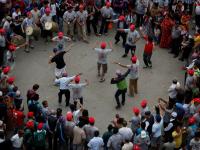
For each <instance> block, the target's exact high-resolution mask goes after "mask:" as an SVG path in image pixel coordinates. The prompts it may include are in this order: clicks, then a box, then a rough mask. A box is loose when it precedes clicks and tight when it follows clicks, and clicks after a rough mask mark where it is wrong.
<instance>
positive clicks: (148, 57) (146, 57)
mask: <svg viewBox="0 0 200 150" xmlns="http://www.w3.org/2000/svg"><path fill="white" fill-rule="evenodd" d="M151 55H152V54H147V53H144V54H143V61H144V64H145V65H146V66H147V67H149V65H150V66H151V65H152V63H151Z"/></svg>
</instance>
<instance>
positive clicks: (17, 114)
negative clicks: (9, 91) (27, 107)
mask: <svg viewBox="0 0 200 150" xmlns="http://www.w3.org/2000/svg"><path fill="white" fill-rule="evenodd" d="M13 116H14V118H15V122H16V126H17V127H20V126H23V125H24V118H25V115H24V113H23V112H22V111H19V110H14V111H13Z"/></svg>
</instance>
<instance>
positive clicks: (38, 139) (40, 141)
mask: <svg viewBox="0 0 200 150" xmlns="http://www.w3.org/2000/svg"><path fill="white" fill-rule="evenodd" d="M45 139H46V132H45V131H44V130H43V131H40V132H34V145H35V146H45Z"/></svg>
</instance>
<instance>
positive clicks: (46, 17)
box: [40, 14, 52, 27]
mask: <svg viewBox="0 0 200 150" xmlns="http://www.w3.org/2000/svg"><path fill="white" fill-rule="evenodd" d="M51 21H52V15H51V14H49V15H48V16H47V15H46V14H44V15H43V16H42V17H41V18H40V22H41V23H42V25H43V27H44V25H45V23H46V22H51Z"/></svg>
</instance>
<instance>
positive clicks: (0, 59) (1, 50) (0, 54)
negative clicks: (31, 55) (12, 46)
mask: <svg viewBox="0 0 200 150" xmlns="http://www.w3.org/2000/svg"><path fill="white" fill-rule="evenodd" d="M5 49H6V48H5V47H0V66H3V63H4V62H3V61H4V53H5Z"/></svg>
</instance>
